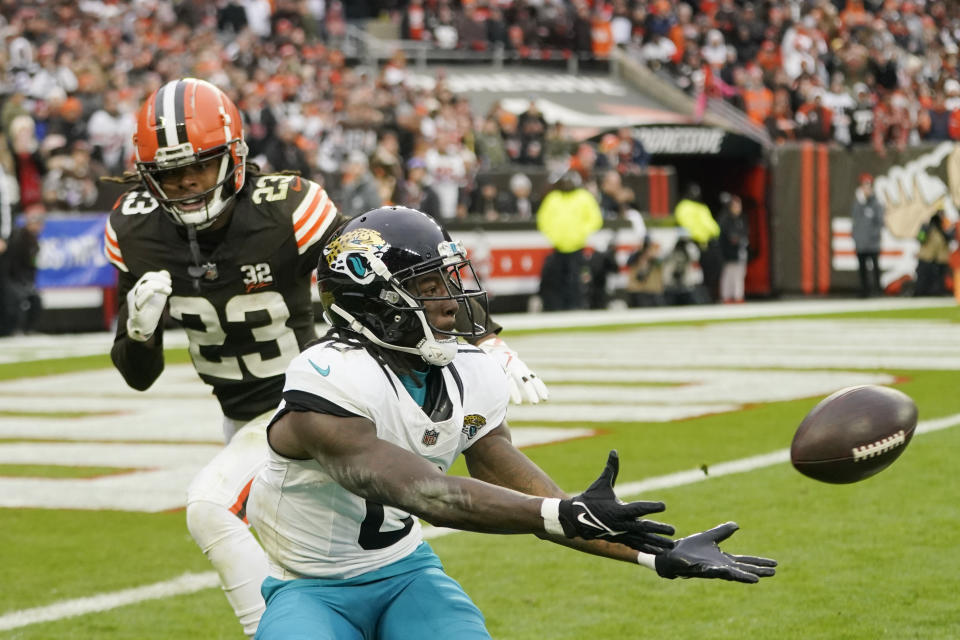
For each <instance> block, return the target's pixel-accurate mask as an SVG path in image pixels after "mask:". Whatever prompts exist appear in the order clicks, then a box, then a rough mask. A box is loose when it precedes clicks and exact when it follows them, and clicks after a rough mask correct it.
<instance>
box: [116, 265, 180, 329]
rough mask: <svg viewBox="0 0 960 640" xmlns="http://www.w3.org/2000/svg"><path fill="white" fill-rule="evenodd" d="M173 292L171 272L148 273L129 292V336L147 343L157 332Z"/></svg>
mask: <svg viewBox="0 0 960 640" xmlns="http://www.w3.org/2000/svg"><path fill="white" fill-rule="evenodd" d="M172 291H173V284H172V282H171V280H170V272H169V271H167V270H163V271H148V272H146V273H145V274H143V275H142V276H140V279H139V280H137V283H136V284H135V285H133V288H132V289H130V291H128V292H127V315H128V317H127V335H128V336H130V338H131V339H133V340H136V341H137V342H146V341H147V340H149V339H150V336H152V335H153V332H154V331H156V330H157V325H158V324H160V318H161V317H163V309H164V307H166V306H167V298H168V297H169V296H170V293H171V292H172Z"/></svg>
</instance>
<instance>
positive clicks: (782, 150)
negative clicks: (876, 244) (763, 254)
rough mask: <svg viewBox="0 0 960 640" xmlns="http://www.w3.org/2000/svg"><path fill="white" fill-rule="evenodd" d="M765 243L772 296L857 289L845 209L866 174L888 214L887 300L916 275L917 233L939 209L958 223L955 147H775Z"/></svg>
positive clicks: (959, 179) (958, 152)
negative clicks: (767, 240) (881, 149)
mask: <svg viewBox="0 0 960 640" xmlns="http://www.w3.org/2000/svg"><path fill="white" fill-rule="evenodd" d="M771 171H772V176H771V183H770V184H771V187H770V195H769V198H768V205H769V210H770V226H771V230H770V242H771V247H772V250H771V256H772V265H771V272H772V282H773V289H774V290H775V291H777V292H779V293H781V294H800V295H807V296H821V295H828V294H843V293H851V292H854V291H856V290H857V289H858V287H859V284H858V282H859V281H858V277H857V259H856V253H855V251H854V245H853V238H852V236H851V233H850V229H851V223H850V209H851V207H852V205H853V201H854V194H855V191H856V188H857V186H858V177H859V176H860V175H861V174H863V173H868V174H870V175H871V176H872V177H873V178H874V190H875V192H876V194H877V197H878V199H879V200H880V201H881V203H883V204H884V206H885V209H886V215H885V221H886V228H885V230H884V232H883V241H882V250H881V255H880V268H881V271H882V275H881V284H882V285H883V286H884V287H885V289H886V290H887V293H888V294H898V293H900V292H901V291H903V287H904V284H905V283H907V282H909V281H911V280H913V278H914V276H915V273H916V252H917V249H918V248H919V243H918V242H917V240H916V238H917V234H918V232H919V230H920V227H921V225H922V224H923V223H924V222H926V221H927V220H928V219H929V218H930V216H931V215H933V213H934V212H935V211H937V210H938V209H943V210H944V211H945V212H946V215H947V218H948V219H950V220H951V221H956V220H957V218H958V215H957V204H958V203H960V145H958V144H956V143H954V142H943V143H940V144H939V145H933V144H927V145H921V146H916V147H909V148H907V149H905V150H902V151H900V150H896V149H892V148H891V149H887V150H886V151H885V153H884V154H878V153H877V152H876V151H875V150H874V149H873V148H872V147H858V148H853V149H846V148H837V147H834V146H830V145H826V144H819V143H813V142H803V143H799V144H795V145H784V146H782V147H778V148H777V150H776V151H775V153H774V160H773V162H772V163H771Z"/></svg>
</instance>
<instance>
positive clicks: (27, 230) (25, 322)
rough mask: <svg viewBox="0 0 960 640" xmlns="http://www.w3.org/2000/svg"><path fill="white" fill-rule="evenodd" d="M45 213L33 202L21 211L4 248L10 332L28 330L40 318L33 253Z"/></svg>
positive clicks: (37, 242) (34, 325)
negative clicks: (21, 222)
mask: <svg viewBox="0 0 960 640" xmlns="http://www.w3.org/2000/svg"><path fill="white" fill-rule="evenodd" d="M45 218H46V215H45V213H44V209H43V205H33V206H31V207H30V208H29V209H28V210H27V211H25V212H24V214H23V224H22V225H20V226H18V227H17V228H16V229H14V230H13V233H11V235H10V244H9V248H8V249H7V260H6V268H7V282H6V285H7V286H6V289H7V291H6V302H5V304H4V308H5V314H6V315H8V323H5V324H8V326H9V327H10V328H11V330H12V333H14V334H20V333H31V332H33V330H34V328H35V327H36V324H37V320H38V318H39V317H40V309H41V303H40V294H39V293H38V292H37V256H38V255H39V254H40V232H41V231H43V226H44V223H45Z"/></svg>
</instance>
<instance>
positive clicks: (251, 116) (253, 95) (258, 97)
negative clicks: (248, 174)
mask: <svg viewBox="0 0 960 640" xmlns="http://www.w3.org/2000/svg"><path fill="white" fill-rule="evenodd" d="M242 104H243V107H242V109H241V115H242V116H243V120H244V127H245V128H246V131H247V132H248V133H247V138H246V140H247V146H248V147H249V148H250V157H251V158H257V157H259V156H262V155H263V154H264V153H265V151H266V146H267V142H268V141H269V140H271V139H272V138H273V136H274V132H275V131H276V128H277V118H276V116H275V115H274V113H273V110H272V109H269V108H267V106H266V104H265V102H264V97H263V95H262V94H261V93H260V91H259V89H256V88H250V89H248V90H247V92H246V96H245V98H244V100H243V102H242Z"/></svg>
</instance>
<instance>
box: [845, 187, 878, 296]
mask: <svg viewBox="0 0 960 640" xmlns="http://www.w3.org/2000/svg"><path fill="white" fill-rule="evenodd" d="M883 215H884V209H883V205H882V204H880V201H879V200H877V196H876V195H875V194H874V192H873V176H871V175H870V174H869V173H861V174H860V186H859V187H857V190H856V193H855V194H854V199H853V207H852V208H851V210H850V217H851V218H852V220H853V244H854V247H855V250H856V252H857V264H858V267H859V271H860V297H862V298H868V297H870V296H875V295H880V292H881V288H880V264H879V256H880V237H881V235H882V232H883Z"/></svg>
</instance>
